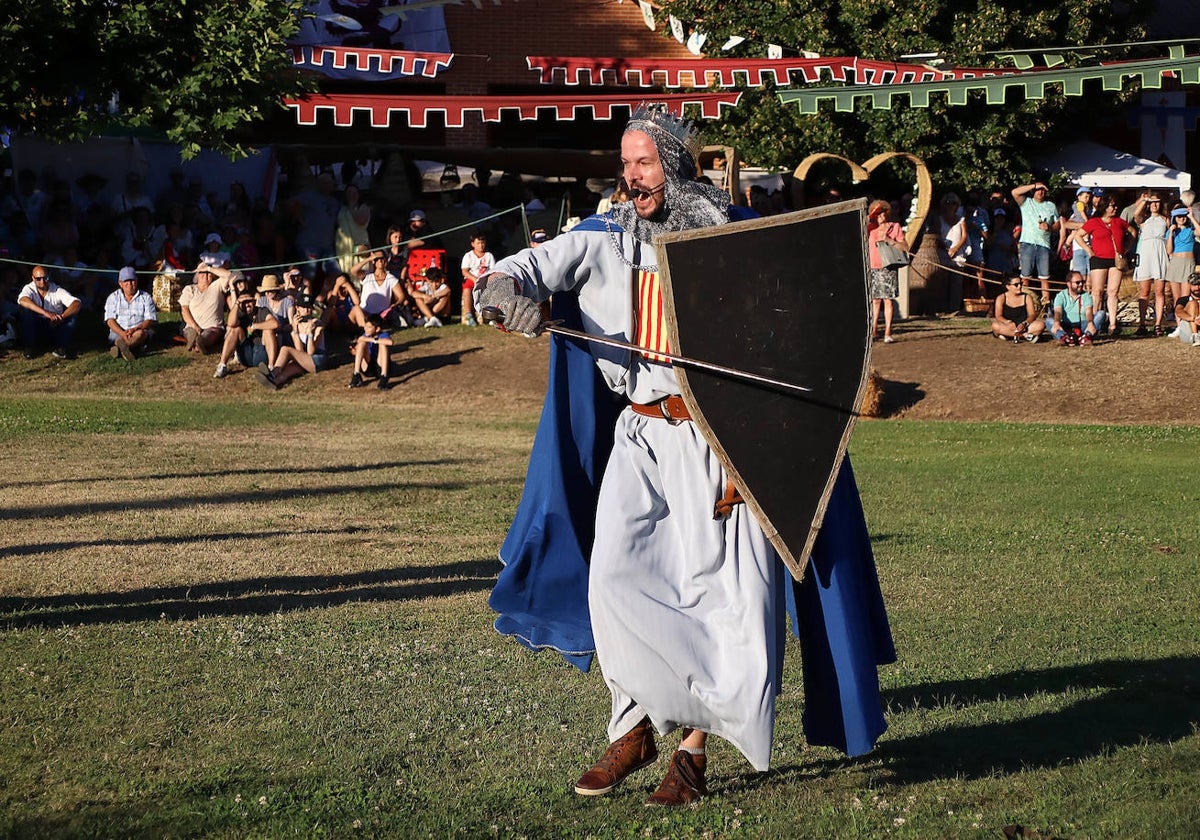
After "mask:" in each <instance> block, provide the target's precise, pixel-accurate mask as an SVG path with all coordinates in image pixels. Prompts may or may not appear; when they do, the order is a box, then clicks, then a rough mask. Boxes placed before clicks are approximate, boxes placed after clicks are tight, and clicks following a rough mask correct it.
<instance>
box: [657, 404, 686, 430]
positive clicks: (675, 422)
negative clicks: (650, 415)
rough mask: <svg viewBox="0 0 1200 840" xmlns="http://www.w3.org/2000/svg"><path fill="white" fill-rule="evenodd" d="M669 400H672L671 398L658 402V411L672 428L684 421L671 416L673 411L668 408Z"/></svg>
mask: <svg viewBox="0 0 1200 840" xmlns="http://www.w3.org/2000/svg"><path fill="white" fill-rule="evenodd" d="M669 399H670V397H663V398H662V399H661V400H659V401H658V410H659V412H660V413H661V414H662V416H663V419H664V420H666V421H667V422H668V423H670V424H671V425H672V426H678V425H679V424H680V423H682V422H683V420H682V419H680V418H677V417H672V416H671V409H670V408H669V407H668V406H667V400H669Z"/></svg>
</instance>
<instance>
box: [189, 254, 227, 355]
mask: <svg viewBox="0 0 1200 840" xmlns="http://www.w3.org/2000/svg"><path fill="white" fill-rule="evenodd" d="M218 278H219V279H218ZM233 279H234V278H233V273H232V272H230V271H227V270H225V269H224V268H221V267H220V266H213V265H209V264H208V263H205V262H201V263H200V264H199V265H197V266H196V269H195V274H194V282H193V283H192V284H191V285H188V286H184V287H183V291H182V292H181V293H180V295H179V312H180V315H181V316H182V318H183V325H182V332H183V337H184V338H185V339H186V340H187V349H188V350H189V351H199V352H200V353H203V354H204V355H206V356H207V355H208V354H209V353H212V352H214V351H215V350H216V349H217V348H218V347H220V346H221V342H222V340H223V338H224V336H225V295H227V294H228V293H229V291H230V289H232V288H233Z"/></svg>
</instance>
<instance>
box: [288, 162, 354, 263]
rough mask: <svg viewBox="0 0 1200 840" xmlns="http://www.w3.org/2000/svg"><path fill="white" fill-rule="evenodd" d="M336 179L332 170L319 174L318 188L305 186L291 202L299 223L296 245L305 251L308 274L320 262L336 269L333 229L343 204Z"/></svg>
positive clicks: (293, 212)
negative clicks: (336, 192) (336, 191)
mask: <svg viewBox="0 0 1200 840" xmlns="http://www.w3.org/2000/svg"><path fill="white" fill-rule="evenodd" d="M336 188H337V181H336V180H335V179H334V177H333V173H332V172H322V173H321V174H320V175H318V176H317V186H316V189H311V190H304V191H303V192H301V193H299V194H298V195H296V196H295V197H293V198H292V200H291V201H289V202H288V209H289V210H290V211H291V213H292V216H293V217H294V218H295V220H296V223H297V226H298V227H297V230H296V249H297V250H298V251H299V252H300V254H301V255H302V259H304V260H305V263H304V268H303V271H304V274H305V276H308V277H312V276H313V275H314V273H315V272H316V270H317V265H318V264H320V265H321V266H322V267H323V268H324V270H325V271H335V272H336V271H337V264H336V263H333V264H332V265H329V264H328V263H331V262H332V257H333V254H334V249H333V242H334V232H335V231H336V229H337V219H338V213H339V212H341V209H342V205H341V202H339V201H338V200H337V199H336V198H334V195H333V193H334V190H335V189H336Z"/></svg>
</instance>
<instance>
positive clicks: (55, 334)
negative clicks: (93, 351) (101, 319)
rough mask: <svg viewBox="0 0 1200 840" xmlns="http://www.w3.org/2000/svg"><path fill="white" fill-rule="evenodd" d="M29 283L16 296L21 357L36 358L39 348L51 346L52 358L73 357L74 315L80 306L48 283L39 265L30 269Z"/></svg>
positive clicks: (76, 300)
mask: <svg viewBox="0 0 1200 840" xmlns="http://www.w3.org/2000/svg"><path fill="white" fill-rule="evenodd" d="M30 280H31V281H32V282H30V283H27V284H26V285H25V287H24V288H23V289H21V291H20V293H19V294H18V295H17V305H18V306H19V307H21V309H20V312H19V313H18V316H19V318H20V332H21V343H22V344H23V345H24V346H25V358H26V359H34V358H37V354H38V349H39V348H41V347H53V348H54V349H53V351H52V352H53V354H54V357H55V358H56V359H73V358H75V350H74V347H73V345H74V340H75V316H76V315H78V314H79V310H80V309H81V308H82V306H83V304H82V303H81V302H80V300H79V298H77V297H75V296H74V295H73V294H71V293H70V292H68V291H67V290H66V289H64V288H63V287H62V286H59V285H58V284H57V283H55V282H54V281H53V280H51V279H50V272H49V271H48V270H47V269H46V267H45V266H43V265H35V266H34V267H33V271H31V272H30Z"/></svg>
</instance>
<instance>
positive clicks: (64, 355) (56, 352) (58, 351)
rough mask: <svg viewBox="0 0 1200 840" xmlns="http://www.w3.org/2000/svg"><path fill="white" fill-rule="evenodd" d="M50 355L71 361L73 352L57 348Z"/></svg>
mask: <svg viewBox="0 0 1200 840" xmlns="http://www.w3.org/2000/svg"><path fill="white" fill-rule="evenodd" d="M50 355H51V356H53V357H54V358H56V359H69V358H71V351H70V350H68V349H67V348H65V347H55V348H54V349H53V350H51V351H50Z"/></svg>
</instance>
